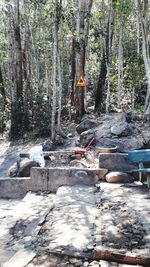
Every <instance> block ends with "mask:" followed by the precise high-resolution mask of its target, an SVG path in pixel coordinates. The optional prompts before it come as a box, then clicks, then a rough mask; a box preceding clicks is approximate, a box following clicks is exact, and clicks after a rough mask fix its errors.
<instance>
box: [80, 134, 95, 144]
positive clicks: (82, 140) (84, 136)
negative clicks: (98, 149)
mask: <svg viewBox="0 0 150 267" xmlns="http://www.w3.org/2000/svg"><path fill="white" fill-rule="evenodd" d="M92 138H94V139H95V133H94V131H93V130H88V131H85V132H82V133H81V134H80V141H79V142H80V145H81V146H83V147H85V146H86V145H87V144H88V143H89V142H90V140H91V139H92Z"/></svg>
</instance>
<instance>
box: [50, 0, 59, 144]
mask: <svg viewBox="0 0 150 267" xmlns="http://www.w3.org/2000/svg"><path fill="white" fill-rule="evenodd" d="M57 7H58V0H55V14H54V25H53V96H52V119H51V138H52V141H54V140H55V135H56V128H55V117H56V103H57V100H56V98H57V52H58V28H57Z"/></svg>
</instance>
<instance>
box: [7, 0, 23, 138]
mask: <svg viewBox="0 0 150 267" xmlns="http://www.w3.org/2000/svg"><path fill="white" fill-rule="evenodd" d="M12 11H13V10H12V9H10V12H12ZM9 16H10V19H9V21H10V31H11V33H10V34H11V38H12V40H11V43H10V46H9V47H8V49H9V55H10V53H11V54H12V55H14V62H13V60H12V55H11V56H10V59H11V62H10V64H12V66H10V65H9V67H10V76H11V81H12V83H13V86H12V90H13V98H12V103H11V130H10V136H11V138H18V137H21V136H22V134H23V72H22V47H21V35H20V13H19V0H16V2H15V11H14V13H13V14H9ZM8 34H9V33H8ZM12 68H13V69H14V70H13V71H14V73H13V71H12Z"/></svg>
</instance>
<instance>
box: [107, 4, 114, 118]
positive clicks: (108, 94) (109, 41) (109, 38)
mask: <svg viewBox="0 0 150 267" xmlns="http://www.w3.org/2000/svg"><path fill="white" fill-rule="evenodd" d="M110 9H111V10H110V16H112V13H113V12H112V11H113V10H112V1H111V2H110ZM111 21H112V19H111V18H110V19H109V37H108V47H109V51H110V50H111V34H110V33H111ZM110 63H111V56H110V55H109V60H108V62H106V65H107V92H106V113H107V114H108V113H109V104H110Z"/></svg>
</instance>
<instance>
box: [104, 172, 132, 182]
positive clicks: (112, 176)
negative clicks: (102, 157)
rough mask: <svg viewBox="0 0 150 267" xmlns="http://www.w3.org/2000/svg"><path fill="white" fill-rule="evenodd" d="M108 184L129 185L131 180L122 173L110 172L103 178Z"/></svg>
mask: <svg viewBox="0 0 150 267" xmlns="http://www.w3.org/2000/svg"><path fill="white" fill-rule="evenodd" d="M105 178H106V181H107V182H108V183H131V182H133V180H132V178H131V177H130V176H129V175H128V174H127V173H124V172H110V173H108V174H106V176H105Z"/></svg>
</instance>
